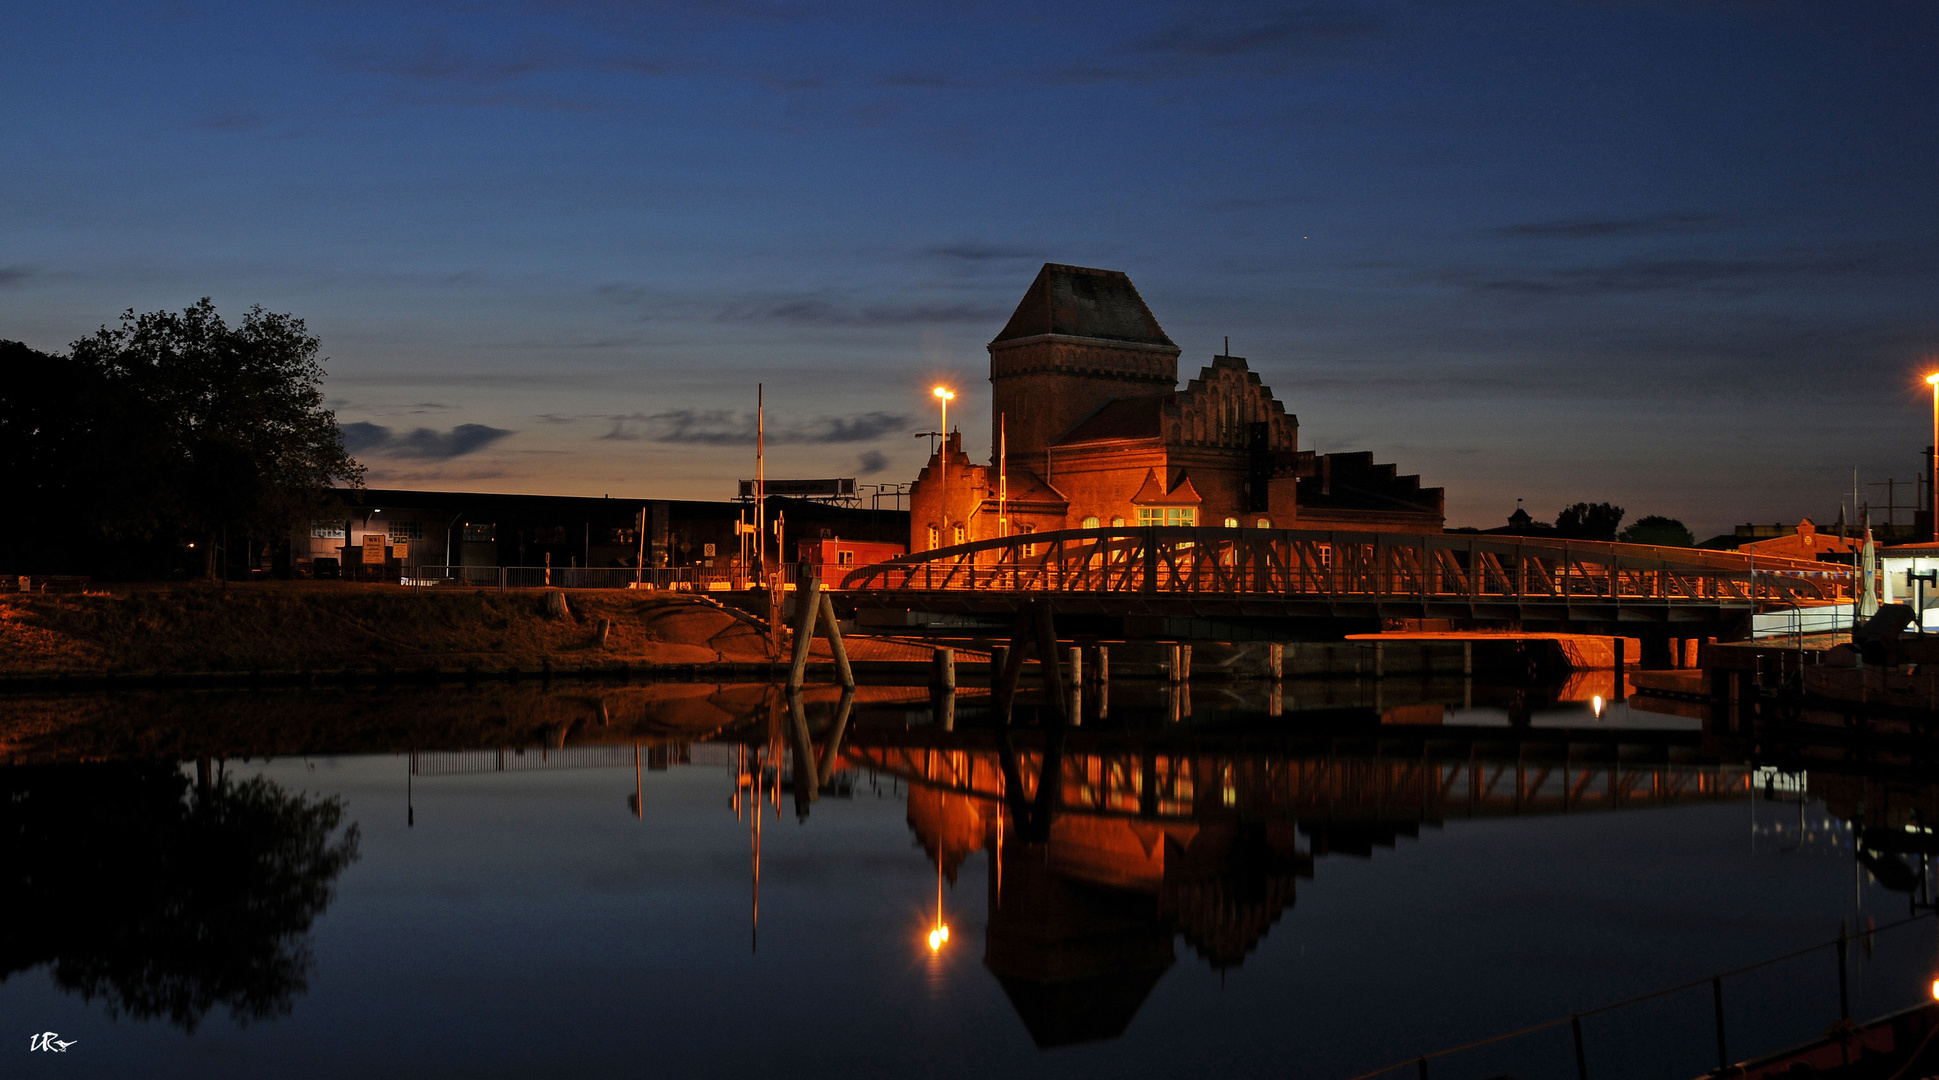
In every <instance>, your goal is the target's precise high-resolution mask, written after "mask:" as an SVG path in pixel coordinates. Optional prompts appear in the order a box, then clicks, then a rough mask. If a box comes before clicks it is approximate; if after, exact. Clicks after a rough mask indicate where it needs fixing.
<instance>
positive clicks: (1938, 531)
mask: <svg viewBox="0 0 1939 1080" xmlns="http://www.w3.org/2000/svg"><path fill="white" fill-rule="evenodd" d="M1926 382H1928V383H1931V384H1932V478H1933V480H1934V481H1935V482H1939V371H1935V372H1933V373H1932V374H1930V375H1927V376H1926ZM1934 492H1939V487H1929V488H1927V489H1926V515H1927V516H1928V517H1930V518H1931V519H1932V538H1933V539H1934V540H1939V495H1935V494H1934Z"/></svg>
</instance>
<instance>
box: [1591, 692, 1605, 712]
mask: <svg viewBox="0 0 1939 1080" xmlns="http://www.w3.org/2000/svg"><path fill="white" fill-rule="evenodd" d="M1589 707H1590V708H1592V709H1594V710H1596V715H1597V716H1601V715H1602V695H1601V694H1597V695H1596V696H1595V697H1592V698H1590V699H1589Z"/></svg>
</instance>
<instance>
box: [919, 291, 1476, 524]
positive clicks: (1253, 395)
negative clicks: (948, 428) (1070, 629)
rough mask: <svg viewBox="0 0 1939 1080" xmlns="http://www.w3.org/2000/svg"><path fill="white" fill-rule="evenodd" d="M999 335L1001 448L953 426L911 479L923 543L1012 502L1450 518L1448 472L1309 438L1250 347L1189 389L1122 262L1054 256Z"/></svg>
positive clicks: (1093, 513) (1095, 514)
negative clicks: (1429, 481)
mask: <svg viewBox="0 0 1939 1080" xmlns="http://www.w3.org/2000/svg"><path fill="white" fill-rule="evenodd" d="M989 350H990V385H991V403H992V413H993V416H992V422H993V424H994V425H995V430H992V432H991V440H990V443H991V449H992V457H991V460H992V464H990V465H981V464H977V463H975V462H973V461H971V460H970V458H969V455H968V454H967V452H966V451H965V450H964V448H963V439H962V435H961V433H960V432H957V433H952V434H950V435H949V436H948V437H947V438H946V439H945V440H944V445H943V447H942V448H941V449H940V450H939V452H938V454H939V456H937V457H932V458H931V459H930V462H929V465H928V466H927V467H926V468H924V469H923V471H922V474H921V476H920V477H919V478H918V479H917V481H916V483H915V486H914V487H913V488H912V490H911V491H910V496H909V497H910V506H911V507H912V517H911V529H912V533H911V539H910V547H911V549H912V550H927V549H929V548H934V547H939V546H948V545H951V544H956V543H963V542H967V541H972V540H982V539H989V538H991V537H995V536H999V535H1003V529H1004V525H1003V522H1002V521H1001V520H1000V519H1001V518H1006V517H1007V518H1008V521H1009V531H1010V532H1011V533H1018V532H1044V531H1049V530H1053V529H1074V528H1096V527H1100V526H1110V525H1199V526H1244V527H1246V528H1252V527H1254V526H1259V527H1272V526H1276V527H1279V528H1293V527H1296V526H1298V527H1309V528H1326V529H1380V530H1388V531H1398V532H1439V531H1440V530H1441V524H1442V495H1441V490H1440V489H1439V488H1428V489H1423V488H1422V487H1421V486H1420V481H1419V478H1418V477H1414V476H1400V475H1398V470H1396V469H1395V467H1394V466H1392V465H1377V464H1375V463H1374V460H1373V455H1371V454H1325V455H1315V454H1314V453H1313V452H1312V451H1310V450H1309V451H1301V450H1300V449H1299V421H1298V419H1297V418H1296V417H1294V416H1292V415H1291V414H1289V413H1288V412H1287V411H1286V408H1285V406H1284V405H1282V404H1281V403H1280V402H1279V401H1278V400H1277V399H1276V398H1274V397H1273V394H1272V391H1271V389H1270V388H1268V387H1267V386H1266V385H1265V384H1264V383H1262V382H1260V380H1259V375H1258V374H1257V373H1256V372H1254V371H1252V370H1251V369H1249V368H1248V367H1247V366H1246V361H1245V360H1244V359H1243V358H1242V357H1237V356H1215V357H1213V358H1212V363H1211V365H1210V366H1208V367H1206V368H1204V369H1203V370H1201V371H1200V372H1199V374H1198V377H1197V378H1194V379H1192V380H1191V382H1189V383H1188V384H1186V386H1185V388H1184V389H1183V390H1180V389H1178V356H1179V349H1178V346H1176V345H1174V344H1173V343H1172V340H1171V338H1169V337H1167V336H1166V334H1165V331H1164V330H1163V328H1161V327H1160V326H1159V325H1158V321H1157V320H1156V319H1155V318H1153V317H1152V314H1151V310H1150V309H1149V308H1147V307H1146V306H1145V303H1144V300H1143V298H1142V297H1140V296H1139V295H1138V290H1137V289H1136V288H1135V287H1134V286H1133V285H1132V284H1131V279H1130V278H1128V277H1126V276H1125V275H1124V274H1122V273H1120V272H1118V271H1114V270H1093V269H1089V268H1086V267H1079V266H1061V265H1057V264H1054V263H1053V264H1046V265H1045V266H1044V268H1043V270H1042V271H1041V272H1040V273H1039V274H1038V275H1037V279H1036V281H1035V282H1034V283H1032V284H1031V286H1030V289H1029V291H1028V292H1027V293H1026V294H1025V295H1024V298H1023V300H1022V302H1021V303H1019V304H1018V305H1017V309H1016V313H1015V314H1013V315H1012V316H1011V317H1010V321H1009V323H1008V324H1007V325H1005V326H1004V328H1003V330H1002V332H1001V333H999V334H998V335H997V336H996V339H995V340H994V341H992V342H990V346H989ZM999 443H1001V444H1002V445H1004V446H1005V447H1006V449H1007V454H1006V455H1005V456H1006V461H1007V466H1005V463H1001V462H996V460H995V458H996V448H997V446H998V445H999ZM941 454H947V455H948V470H947V471H948V477H947V483H948V491H947V492H944V491H943V481H944V477H943V470H942V468H941V463H942V458H941V457H940V455H941ZM999 466H1005V467H1002V468H1000V467H999ZM1006 486H1007V493H1006V492H1005V491H1004V490H1003V489H1004V488H1005V487H1006ZM945 504H946V505H945ZM945 510H946V511H947V513H946V514H945ZM945 517H946V518H947V520H946V521H945Z"/></svg>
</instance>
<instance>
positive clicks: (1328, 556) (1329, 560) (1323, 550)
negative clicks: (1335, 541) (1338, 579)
mask: <svg viewBox="0 0 1939 1080" xmlns="http://www.w3.org/2000/svg"><path fill="white" fill-rule="evenodd" d="M1320 565H1321V566H1324V567H1326V568H1327V569H1328V570H1331V569H1333V545H1332V544H1321V545H1320Z"/></svg>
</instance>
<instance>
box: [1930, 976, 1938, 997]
mask: <svg viewBox="0 0 1939 1080" xmlns="http://www.w3.org/2000/svg"><path fill="white" fill-rule="evenodd" d="M1932 1000H1934V1001H1939V979H1934V980H1932Z"/></svg>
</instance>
